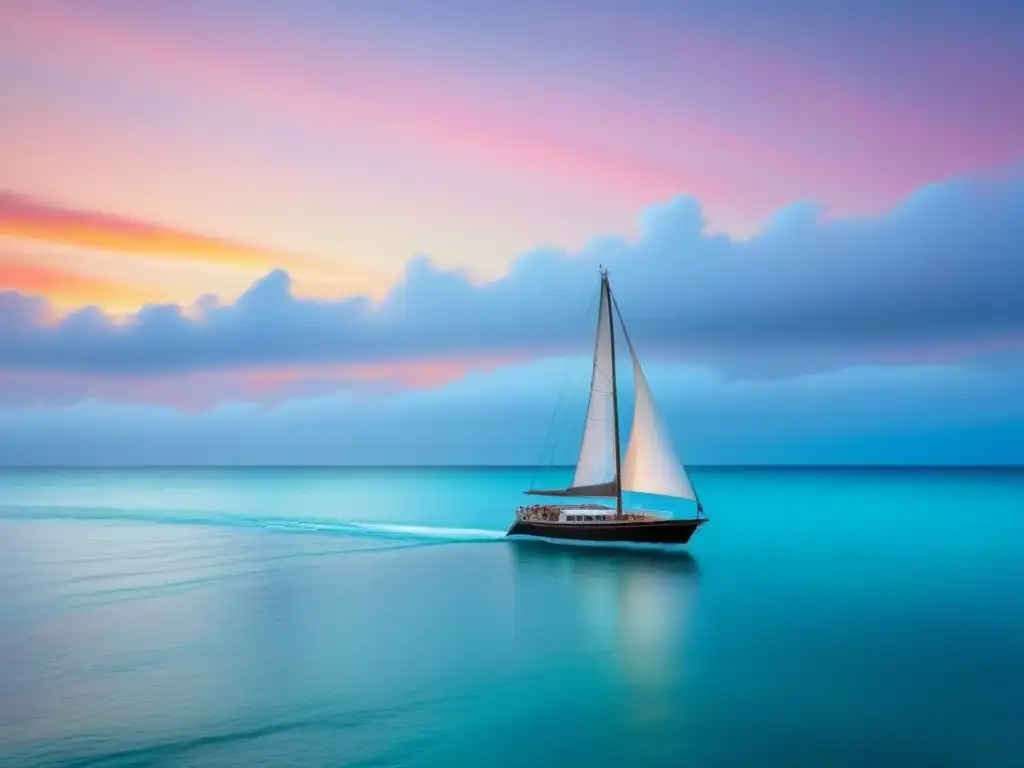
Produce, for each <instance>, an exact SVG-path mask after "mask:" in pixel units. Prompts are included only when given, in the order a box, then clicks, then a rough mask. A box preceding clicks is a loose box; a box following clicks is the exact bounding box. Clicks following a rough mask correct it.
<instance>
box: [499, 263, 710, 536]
mask: <svg viewBox="0 0 1024 768" xmlns="http://www.w3.org/2000/svg"><path fill="white" fill-rule="evenodd" d="M613 316H614V317H618V320H619V325H620V327H621V328H622V334H623V336H624V338H625V340H626V344H627V346H628V347H629V354H630V357H631V359H632V363H633V378H634V398H633V428H632V431H631V434H630V436H629V441H628V443H627V445H626V455H625V460H623V459H622V458H621V451H620V448H619V445H620V430H619V386H618V380H617V374H616V370H615V323H614V322H613ZM626 492H632V493H642V494H650V495H654V496H660V497H668V498H675V499H686V500H691V501H693V502H695V503H696V513H695V516H694V517H693V518H688V519H678V518H671V517H668V516H665V515H660V514H656V513H652V512H647V511H628V510H626V509H624V508H623V503H622V495H623V493H626ZM525 493H526V494H527V495H532V496H550V497H556V498H558V497H561V498H565V497H576V498H584V499H587V498H589V499H608V500H611V499H614V500H615V506H614V507H612V506H610V504H598V503H593V502H590V503H578V502H577V503H571V504H561V503H551V504H533V505H530V506H521V507H519V508H518V509H517V510H516V519H515V522H514V523H513V524H512V526H511V527H510V528H509V529H508V533H507V534H506V535H508V536H532V537H540V538H545V539H573V540H581V541H602V542H637V543H655V544H685V543H687V542H688V541H689V540H690V537H691V536H693V534H694V533H695V532H696V531H697V529H698V528H700V527H701V526H702V525H703V524H704V523H706V522H707V517H705V515H704V509H703V507H702V505H701V503H700V499H699V497H698V496H697V492H696V490H695V489H694V487H693V483H692V482H690V479H689V477H688V476H687V474H686V470H685V468H684V467H683V465H682V463H681V462H680V461H679V458H678V456H677V455H676V453H675V450H674V449H673V447H672V443H671V441H670V439H669V436H668V431H667V429H666V428H665V426H664V424H663V423H662V421H661V419H660V418H659V416H658V412H657V409H656V408H655V405H654V397H653V395H652V394H651V388H650V386H649V385H648V383H647V378H646V376H644V372H643V368H642V367H641V366H640V360H639V359H638V358H637V354H636V350H635V349H634V348H633V342H632V341H631V340H630V338H629V332H628V331H627V330H626V324H625V322H624V321H623V319H622V313H621V312H620V311H619V306H618V303H617V302H616V301H615V298H614V296H613V295H612V289H611V284H610V282H609V280H608V271H607V270H604V269H602V270H601V296H600V304H599V309H598V315H597V340H596V342H595V344H594V363H593V371H592V373H591V379H590V403H589V405H588V407H587V418H586V422H585V424H584V428H583V439H582V441H581V444H580V451H579V456H578V458H577V460H576V471H575V473H574V475H573V480H572V484H571V485H570V486H569V487H568V488H561V489H548V490H536V489H532V488H531V489H529V490H527V491H525Z"/></svg>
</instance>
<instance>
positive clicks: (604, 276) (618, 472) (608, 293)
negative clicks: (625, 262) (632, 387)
mask: <svg viewBox="0 0 1024 768" xmlns="http://www.w3.org/2000/svg"><path fill="white" fill-rule="evenodd" d="M601 289H602V290H603V291H604V292H605V298H606V299H607V300H608V334H609V336H611V358H612V421H613V422H614V425H615V514H616V516H621V515H622V466H621V465H622V458H621V450H620V448H619V387H618V383H617V382H616V376H615V318H614V317H613V316H612V315H613V312H612V306H613V305H612V287H611V285H610V284H609V282H608V270H607V269H606V270H602V272H601ZM620 321H621V318H620Z"/></svg>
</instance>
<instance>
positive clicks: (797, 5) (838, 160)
mask: <svg viewBox="0 0 1024 768" xmlns="http://www.w3.org/2000/svg"><path fill="white" fill-rule="evenodd" d="M1022 41H1024V6H1020V5H1019V4H1014V3H1006V2H995V1H994V0H974V1H973V2H970V1H968V0H932V1H931V2H923V0H891V1H890V2H864V3H844V4H838V3H821V2H811V1H810V0H776V1H775V2H764V1H763V0H734V1H733V2H729V3H723V2H720V1H712V0H675V1H674V2H668V0H637V2H634V3H629V4H624V3H618V2H614V3H613V2H609V0H586V2H584V1H583V0H567V2H564V3H559V4H550V3H539V2H534V0H524V1H523V2H517V3H497V2H472V3H471V2H468V0H433V2H421V1H417V0H380V1H379V2H374V3H355V2H348V1H347V0H331V1H328V0H216V1H215V2H210V1H209V0H89V2H81V1H80V0H0V103H2V105H3V106H2V107H0V110H2V111H0V463H5V462H19V463H23V462H28V463H80V462H86V463H94V462H99V463H125V462H136V461H139V462H143V463H196V462H199V463H202V462H206V461H212V462H216V463H234V462H249V461H256V462H268V463H272V462H285V463H294V462H298V463H321V462H353V461H358V462H361V463H365V462H378V461H380V462H389V463H434V462H436V461H442V462H447V461H452V462H460V463H465V462H471V461H485V462H496V463H501V462H515V463H532V462H534V461H536V460H537V459H539V458H540V456H539V452H540V450H541V447H542V444H543V443H544V441H545V437H546V435H545V430H546V429H547V428H548V426H549V424H550V420H551V413H550V412H551V408H552V407H553V406H554V405H555V403H556V402H557V401H558V400H559V397H560V396H561V390H560V386H561V387H563V388H564V382H565V381H569V382H573V381H575V380H576V379H578V380H579V381H581V382H582V384H583V386H582V389H584V390H585V383H586V379H587V375H588V372H587V363H586V359H585V358H586V353H587V349H588V346H589V345H590V344H592V320H590V319H588V317H589V316H588V315H587V311H588V310H587V307H588V306H591V300H592V299H593V297H594V295H595V294H596V290H597V266H598V264H604V265H605V266H608V267H610V268H611V270H612V279H613V286H614V287H615V289H616V292H617V295H618V296H619V303H620V305H621V306H622V311H623V313H624V315H625V316H626V320H627V322H628V323H630V332H631V334H632V335H633V336H634V337H635V340H636V342H637V345H638V348H639V349H640V351H641V354H643V355H645V362H647V361H648V360H649V362H647V364H648V366H649V370H648V376H649V378H650V379H651V383H652V386H653V387H654V388H655V390H656V396H660V399H661V400H662V401H663V402H664V406H663V407H664V411H665V415H666V418H667V419H668V420H669V421H670V422H671V425H672V427H673V432H674V435H675V436H676V439H677V441H678V442H679V447H680V451H681V453H682V454H683V455H684V456H687V457H692V460H694V461H696V462H697V463H745V462H754V463H776V462H798V463H807V462H810V463H818V462H822V461H824V462H826V463H843V462H846V461H852V462H867V463H889V462H910V463H920V462H924V463H928V462H939V463H960V462H971V463H977V462H981V463H1024V405H1021V394H1020V393H1021V391H1022V385H1024V352H1022V345H1024V300H1022V299H1021V296H1024V277H1022V275H1024V264H1022V263H1021V262H1022V261H1024V43H1022ZM592 308H593V307H592V306H591V309H592ZM563 369H564V370H565V371H568V373H567V374H566V375H565V376H563V375H562V374H561V373H560V371H562V370H563ZM573 377H576V379H574V378H573ZM579 388H580V387H578V388H577V389H579ZM571 391H572V392H575V391H576V389H572V390H571ZM584 397H585V392H581V393H580V394H579V396H578V397H577V398H576V400H572V399H571V398H570V408H569V410H570V411H572V409H573V408H576V410H579V409H580V408H582V407H583V405H585V403H583V401H582V398H584ZM577 400H579V402H577ZM488 414H490V415H488ZM510 420H512V421H514V423H512V422H511V421H510ZM573 423H574V422H573V421H572V418H570V419H569V420H568V421H567V423H566V426H565V427H564V429H563V432H564V433H565V435H564V436H565V439H564V441H563V442H564V443H565V445H567V446H571V445H572V443H573V441H574V440H577V439H578V425H577V426H575V427H574V426H572V425H573ZM574 429H575V430H576V433H575V434H576V437H573V434H574V433H573V430H574ZM153 434H160V435H162V436H163V437H162V439H161V441H160V445H159V447H154V446H153V441H152V440H151V439H150V438H149V437H147V436H151V435H153ZM342 436H344V437H342ZM566 450H568V451H569V453H568V454H565V453H563V454H559V458H561V459H564V460H571V455H569V454H571V450H569V449H566Z"/></svg>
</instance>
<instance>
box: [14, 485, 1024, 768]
mask: <svg viewBox="0 0 1024 768" xmlns="http://www.w3.org/2000/svg"><path fill="white" fill-rule="evenodd" d="M566 474H567V473H566V472H563V471H554V472H550V471H548V472H546V473H545V472H542V471H535V470H522V469H168V470H157V469H147V470H31V471H28V470H25V471H23V470H4V471H0V766H3V767H4V768H22V767H26V766H97V767H102V766H111V767H113V766H119V767H120V766H154V767H156V766H161V767H163V766H167V767H171V766H173V767H175V768H177V767H179V766H180V767H182V768H185V767H193V766H195V767H199V766H203V767H206V766H214V767H216V768H219V767H220V766H225V767H233V766H240V767H241V766H245V767H246V768H252V767H253V766H494V767H495V768H502V767H504V766H531V767H534V768H536V767H539V766H549V765H550V766H577V765H579V766H630V767H633V766H675V767H677V768H678V767H684V766H768V767H770V766H786V767H789V766H809V767H810V766H814V767H815V768H820V767H823V766H863V765H872V766H888V765H893V766H957V767H960V766H970V767H974V766H1020V765H1024V728H1022V727H1021V723H1022V722H1024V472H1022V471H1017V470H995V469H993V470H983V469H976V470H942V469H884V470H870V469H807V470H802V469H729V470H714V469H704V470H700V469H698V470H695V471H694V472H693V476H694V481H695V483H696V484H697V486H698V489H699V490H700V492H701V496H702V499H703V501H704V504H705V508H706V511H707V513H708V516H709V517H710V518H711V522H710V523H709V524H708V525H707V526H706V527H705V528H704V529H702V530H701V531H700V532H699V533H698V534H697V535H696V536H695V538H694V539H693V541H692V542H691V545H690V546H689V547H688V548H686V549H685V551H683V552H671V551H663V550H609V549H603V548H594V547H582V546H566V545H554V544H545V543H521V542H510V541H507V540H503V539H502V538H501V534H502V533H503V531H504V529H505V528H506V527H507V525H508V524H509V523H510V521H511V518H512V515H513V511H514V508H515V506H516V505H517V504H519V503H521V502H522V500H523V497H522V496H521V494H520V491H521V490H522V489H523V488H524V487H527V486H528V485H529V484H530V483H531V480H537V481H538V483H539V482H544V483H549V482H550V483H557V482H559V481H560V480H561V481H564V480H565V477H564V476H565V475H566Z"/></svg>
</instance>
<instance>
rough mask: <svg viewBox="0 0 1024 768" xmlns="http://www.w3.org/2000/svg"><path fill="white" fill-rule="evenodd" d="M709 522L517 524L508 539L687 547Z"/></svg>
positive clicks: (509, 533)
mask: <svg viewBox="0 0 1024 768" xmlns="http://www.w3.org/2000/svg"><path fill="white" fill-rule="evenodd" d="M705 522H707V521H706V520H648V521H639V520H637V521H624V522H621V523H604V522H601V523H554V522H551V523H547V522H536V521H532V520H531V521H526V520H516V522H515V523H513V524H512V527H511V528H509V529H508V533H507V534H506V536H537V537H539V538H544V539H570V540H573V541H604V542H627V543H629V542H631V543H636V544H685V543H687V542H688V541H689V540H690V537H691V536H693V534H694V532H695V531H696V530H697V529H698V528H700V526H701V525H703V524H704V523H705Z"/></svg>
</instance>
